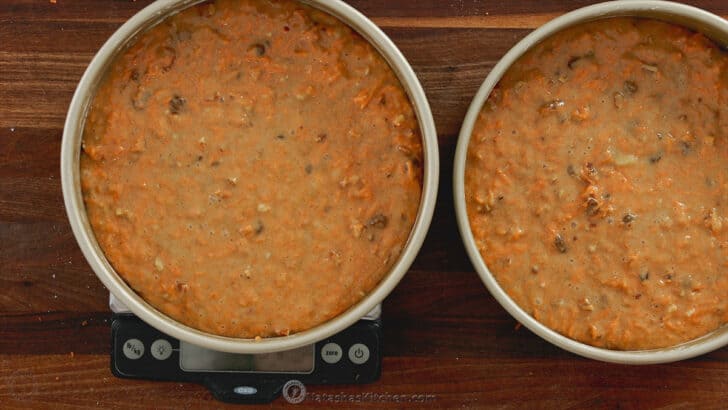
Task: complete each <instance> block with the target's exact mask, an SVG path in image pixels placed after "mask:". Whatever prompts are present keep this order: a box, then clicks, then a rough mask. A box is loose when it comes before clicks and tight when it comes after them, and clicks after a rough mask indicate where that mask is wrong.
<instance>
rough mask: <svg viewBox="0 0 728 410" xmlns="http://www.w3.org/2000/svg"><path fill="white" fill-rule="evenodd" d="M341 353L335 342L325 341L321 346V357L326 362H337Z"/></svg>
mask: <svg viewBox="0 0 728 410" xmlns="http://www.w3.org/2000/svg"><path fill="white" fill-rule="evenodd" d="M342 355H343V353H342V351H341V346H339V345H337V344H336V343H326V344H325V345H324V347H322V348H321V358H322V359H324V361H325V362H326V363H328V364H334V363H338V362H339V360H341V356H342Z"/></svg>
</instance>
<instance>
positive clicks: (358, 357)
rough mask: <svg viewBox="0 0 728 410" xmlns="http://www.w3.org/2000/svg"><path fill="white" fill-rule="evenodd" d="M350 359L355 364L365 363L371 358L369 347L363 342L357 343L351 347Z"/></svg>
mask: <svg viewBox="0 0 728 410" xmlns="http://www.w3.org/2000/svg"><path fill="white" fill-rule="evenodd" d="M349 360H351V362H352V363H354V364H364V363H366V362H367V360H369V348H368V347H367V345H365V344H362V343H355V344H353V345H351V347H350V348H349Z"/></svg>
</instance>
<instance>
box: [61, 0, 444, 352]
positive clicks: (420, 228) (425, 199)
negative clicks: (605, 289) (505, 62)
mask: <svg viewBox="0 0 728 410" xmlns="http://www.w3.org/2000/svg"><path fill="white" fill-rule="evenodd" d="M200 2H202V0H160V1H156V2H154V3H152V4H151V5H149V6H148V7H146V8H144V9H143V10H141V11H140V12H139V13H137V14H136V15H134V16H133V17H132V18H130V19H129V20H128V21H127V22H126V23H125V24H123V25H122V26H121V27H120V28H119V29H118V30H117V31H116V32H115V33H114V34H113V35H112V36H111V37H110V38H109V39H108V41H107V42H106V43H105V44H104V45H103V46H102V47H101V49H100V50H99V51H98V53H97V54H96V56H95V57H94V58H93V60H92V61H91V63H90V64H89V66H88V68H87V69H86V72H85V73H84V75H83V77H82V78H81V80H80V82H79V84H78V87H77V88H76V91H75V93H74V95H73V99H72V101H71V104H70V106H69V109H68V114H67V116H66V123H65V126H64V129H63V142H62V146H61V182H62V187H63V199H64V203H65V206H66V212H67V214H68V219H69V222H70V224H71V228H72V230H73V233H74V235H75V237H76V240H77V242H78V244H79V246H80V248H81V251H82V252H83V254H84V256H85V257H86V260H87V261H88V263H89V265H90V266H91V268H92V269H93V271H94V272H95V273H96V275H97V276H98V277H99V279H100V280H101V281H102V282H103V284H104V285H105V286H106V287H107V288H108V289H109V291H110V292H111V293H112V294H113V295H114V296H115V297H116V298H118V299H119V300H120V301H121V302H122V303H123V304H124V305H126V306H127V307H128V308H129V309H130V310H131V312H132V313H134V314H135V315H137V316H138V317H139V318H141V319H142V320H144V321H145V322H146V323H148V324H149V325H151V326H153V327H154V328H156V329H158V330H160V331H162V332H164V333H166V334H168V335H169V336H172V337H175V338H178V339H180V340H183V341H185V342H188V343H192V344H195V345H198V346H202V347H205V348H208V349H213V350H217V351H224V352H232V353H248V354H256V353H269V352H276V351H283V350H288V349H294V348H297V347H301V346H305V345H310V344H313V343H315V342H317V341H320V340H323V339H325V338H327V337H329V336H331V335H334V334H336V333H338V332H340V331H342V330H344V329H345V328H347V327H349V326H350V325H352V324H353V323H355V322H356V321H357V320H359V319H360V318H362V317H363V316H365V315H366V314H367V313H368V312H369V311H370V310H372V309H373V308H375V307H376V306H377V305H378V304H379V303H381V302H382V300H383V299H384V298H385V297H386V296H387V295H388V294H389V293H390V292H391V291H392V290H393V289H394V287H395V286H396V285H397V283H398V282H399V281H400V280H401V279H402V277H403V276H404V274H405V273H406V272H407V270H408V269H409V267H410V265H411V264H412V262H413V260H414V258H415V256H416V254H417V252H418V251H419V249H420V247H421V246H422V242H423V241H424V238H425V235H426V233H427V229H428V228H429V225H430V222H431V220H432V214H433V212H434V208H435V200H436V197H437V187H438V178H439V154H438V146H437V135H436V130H435V124H434V121H433V118H432V113H431V111H430V107H429V103H428V101H427V99H426V97H425V93H424V91H423V89H422V86H421V85H420V83H419V81H418V79H417V77H416V75H415V73H414V71H413V70H412V68H411V67H410V65H409V63H408V62H407V60H406V59H405V57H404V56H403V55H402V53H401V52H400V51H399V50H398V49H397V47H396V46H395V45H394V43H393V42H392V41H391V40H390V39H389V38H388V37H387V36H386V35H385V34H384V33H383V32H382V31H381V30H380V29H379V28H378V27H377V26H376V25H375V24H374V23H372V21H371V20H369V19H368V18H366V17H365V16H364V15H362V14H361V13H359V12H358V11H357V10H355V9H354V8H352V7H350V6H348V5H347V4H346V3H344V2H342V1H339V0H305V1H301V3H303V4H307V5H310V6H312V7H314V8H317V9H319V10H321V11H324V12H327V13H328V14H330V15H332V16H334V17H336V18H338V19H339V20H340V21H342V22H343V23H345V24H347V25H348V26H349V27H351V28H352V29H353V30H355V31H356V32H357V33H359V34H360V35H361V36H362V37H364V38H365V39H366V40H367V41H369V42H370V43H371V44H372V45H373V46H374V47H375V48H376V49H377V50H378V51H379V53H380V54H381V55H382V56H383V57H384V59H385V60H386V61H387V62H388V63H389V65H390V67H391V68H392V69H393V71H394V72H395V74H396V75H397V77H398V78H399V80H400V82H401V83H402V86H403V88H404V90H405V91H406V92H407V94H408V96H409V98H410V101H411V102H412V105H413V108H414V111H415V114H416V116H417V119H418V124H419V127H420V132H421V134H422V145H423V154H424V171H423V190H422V197H421V200H420V206H419V211H418V215H417V218H416V221H415V224H414V226H413V228H412V231H411V233H410V236H409V239H408V241H407V244H406V246H405V248H404V250H403V251H402V253H401V255H400V257H399V259H398V260H397V262H396V263H395V265H394V266H393V267H392V269H391V271H390V272H389V273H388V274H387V275H386V276H385V277H384V278H383V279H382V281H381V282H380V283H379V284H378V285H377V286H376V287H375V288H374V289H373V290H372V291H371V292H370V293H369V294H368V295H366V296H365V297H364V298H363V299H362V300H361V301H359V302H358V303H356V304H355V305H353V306H352V307H351V308H349V309H348V310H346V311H345V312H343V313H341V314H340V315H338V316H336V317H335V318H333V319H331V320H329V321H327V322H325V323H323V324H320V325H318V326H316V327H314V328H311V329H309V330H305V331H302V332H299V333H295V334H291V335H289V336H280V337H270V338H263V339H260V340H253V339H240V338H230V337H224V336H218V335H214V334H211V333H206V332H202V331H200V330H197V329H194V328H191V327H189V326H186V325H184V324H182V323H180V322H177V321H175V320H173V319H171V318H170V317H168V316H166V315H164V314H163V313H161V312H159V311H158V310H156V309H155V308H154V307H152V306H151V305H150V304H148V303H147V302H146V301H145V300H144V299H143V298H141V297H140V296H139V295H138V294H137V293H136V292H134V290H133V289H131V288H130V287H129V286H128V285H127V284H126V282H124V280H123V279H122V278H121V277H120V276H119V275H118V274H117V273H116V272H115V271H114V269H113V267H112V266H111V264H110V263H109V261H108V260H107V259H106V257H105V256H104V253H103V251H102V249H101V248H100V247H99V245H98V243H97V241H96V239H95V237H94V233H93V230H92V229H91V226H90V225H89V221H88V219H87V216H86V211H85V207H84V202H83V198H82V193H81V183H80V169H79V163H80V155H81V139H82V134H83V127H84V122H85V118H86V114H87V111H88V109H89V106H90V103H91V101H92V99H93V98H94V95H95V91H96V89H97V87H98V85H99V82H100V81H101V79H102V78H103V76H104V74H105V72H106V71H107V69H108V67H109V66H110V64H111V63H112V62H113V60H114V58H115V57H116V56H117V55H118V54H119V53H120V52H121V51H123V50H124V49H125V47H126V46H127V45H129V44H130V42H132V41H133V40H134V38H135V36H136V35H137V34H139V33H141V32H143V31H145V30H147V29H149V28H150V27H152V26H154V25H155V24H157V23H159V22H161V21H162V20H164V19H165V18H166V17H169V16H171V15H173V14H175V13H177V12H179V11H181V10H183V9H185V8H187V7H189V6H192V5H194V4H197V3H200Z"/></svg>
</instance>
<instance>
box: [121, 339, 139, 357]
mask: <svg viewBox="0 0 728 410" xmlns="http://www.w3.org/2000/svg"><path fill="white" fill-rule="evenodd" d="M122 351H123V352H124V356H126V357H127V358H129V359H131V360H136V359H138V358H140V357H142V355H143V354H144V343H142V341H141V340H139V339H128V340H127V341H126V342H124V348H123V349H122Z"/></svg>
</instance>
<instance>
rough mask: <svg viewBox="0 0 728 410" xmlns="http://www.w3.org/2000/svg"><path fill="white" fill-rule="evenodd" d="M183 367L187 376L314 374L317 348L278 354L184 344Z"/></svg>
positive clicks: (181, 360) (312, 346) (311, 346)
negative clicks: (217, 373)
mask: <svg viewBox="0 0 728 410" xmlns="http://www.w3.org/2000/svg"><path fill="white" fill-rule="evenodd" d="M179 349H180V359H179V366H180V368H181V369H182V370H184V371H187V372H239V373H245V372H249V373H303V374H308V373H312V372H313V369H314V359H315V357H314V354H315V352H314V345H309V346H304V347H299V348H298V349H294V350H287V351H284V352H276V353H263V354H237V353H225V352H217V351H214V350H209V349H205V348H204V347H199V346H195V345H192V344H189V343H186V342H183V341H180V346H179Z"/></svg>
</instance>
